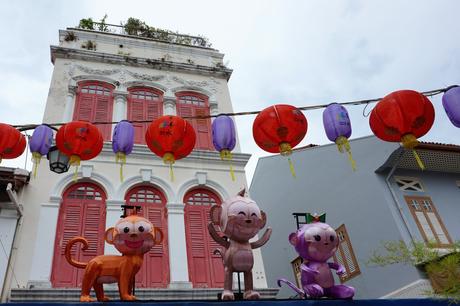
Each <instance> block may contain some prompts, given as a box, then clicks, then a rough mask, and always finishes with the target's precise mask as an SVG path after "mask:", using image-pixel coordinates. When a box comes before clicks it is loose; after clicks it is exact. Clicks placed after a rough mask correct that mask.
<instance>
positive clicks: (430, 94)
mask: <svg viewBox="0 0 460 306" xmlns="http://www.w3.org/2000/svg"><path fill="white" fill-rule="evenodd" d="M456 86H457V85H451V86H448V87H445V88H439V89H433V90H429V91H424V92H421V94H422V95H424V96H426V97H433V96H436V95H439V94H442V93H444V92H446V91H447V90H449V89H451V88H453V87H456ZM380 100H382V98H375V99H366V100H356V101H347V102H340V103H339V102H332V103H337V104H340V105H362V104H367V105H368V104H370V103H375V102H378V101H380ZM330 104H331V103H327V104H318V105H310V106H301V107H297V108H298V109H299V110H302V111H308V110H315V109H321V108H326V107H327V106H328V105H330ZM366 108H367V106H366V107H365V108H364V110H365V109H366ZM260 112H261V111H260V110H258V111H248V112H236V113H220V114H215V115H199V116H184V117H182V118H183V119H208V118H215V117H218V116H221V115H225V116H231V117H236V116H247V115H257V114H258V113H260ZM363 116H365V115H364V111H363ZM365 117H366V116H365ZM130 122H131V123H150V122H151V120H131V121H130ZM66 123H67V122H60V123H46V125H48V126H50V127H58V126H62V125H65V124H66ZM91 123H92V124H117V123H118V121H110V122H109V121H94V122H91ZM39 125H40V124H22V125H13V127H14V128H17V129H18V130H20V131H21V130H29V129H34V128H36V127H37V126H39Z"/></svg>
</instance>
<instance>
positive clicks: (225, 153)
mask: <svg viewBox="0 0 460 306" xmlns="http://www.w3.org/2000/svg"><path fill="white" fill-rule="evenodd" d="M232 158H233V156H232V152H230V150H225V149H224V150H222V151H220V159H221V160H224V161H225V160H227V161H228V163H229V165H230V176H231V178H232V181H233V182H234V181H235V172H234V171H233V165H232Z"/></svg>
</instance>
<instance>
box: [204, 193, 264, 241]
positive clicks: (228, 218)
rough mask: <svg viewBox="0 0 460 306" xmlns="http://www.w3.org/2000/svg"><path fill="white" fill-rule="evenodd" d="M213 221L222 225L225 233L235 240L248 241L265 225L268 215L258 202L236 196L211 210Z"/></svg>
mask: <svg viewBox="0 0 460 306" xmlns="http://www.w3.org/2000/svg"><path fill="white" fill-rule="evenodd" d="M211 219H212V222H213V223H214V224H216V225H219V226H221V229H222V231H223V232H224V234H225V235H226V236H227V237H228V238H230V239H231V240H235V241H248V240H249V239H251V238H253V237H254V236H255V235H257V233H258V232H259V231H260V230H261V229H262V228H263V227H264V226H265V223H266V216H265V213H264V212H263V211H261V210H260V209H259V207H258V206H257V204H256V202H254V201H253V200H251V199H250V198H247V197H241V196H236V197H233V198H231V199H229V200H227V201H225V202H224V203H223V204H222V206H217V205H216V206H214V207H213V208H212V210H211Z"/></svg>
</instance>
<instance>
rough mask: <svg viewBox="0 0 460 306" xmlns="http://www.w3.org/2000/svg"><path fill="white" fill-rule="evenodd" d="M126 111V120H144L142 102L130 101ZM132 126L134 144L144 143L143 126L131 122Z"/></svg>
mask: <svg viewBox="0 0 460 306" xmlns="http://www.w3.org/2000/svg"><path fill="white" fill-rule="evenodd" d="M130 102H131V103H129V109H128V120H130V121H141V120H144V105H143V102H144V101H136V100H133V101H130ZM133 126H134V143H140V144H144V143H145V135H144V134H145V132H144V124H142V123H136V122H133Z"/></svg>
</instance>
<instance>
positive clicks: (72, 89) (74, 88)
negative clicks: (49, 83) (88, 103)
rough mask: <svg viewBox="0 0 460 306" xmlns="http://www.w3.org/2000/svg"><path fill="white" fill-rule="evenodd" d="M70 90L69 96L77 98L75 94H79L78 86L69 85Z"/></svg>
mask: <svg viewBox="0 0 460 306" xmlns="http://www.w3.org/2000/svg"><path fill="white" fill-rule="evenodd" d="M67 88H68V92H67V95H69V96H71V97H72V98H73V96H75V94H76V93H77V86H76V85H69V86H67Z"/></svg>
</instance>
